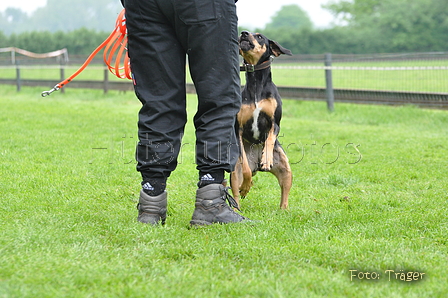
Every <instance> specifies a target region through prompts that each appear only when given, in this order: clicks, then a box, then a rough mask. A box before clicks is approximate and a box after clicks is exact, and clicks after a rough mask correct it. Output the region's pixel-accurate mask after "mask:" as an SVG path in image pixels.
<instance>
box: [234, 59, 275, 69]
mask: <svg viewBox="0 0 448 298" xmlns="http://www.w3.org/2000/svg"><path fill="white" fill-rule="evenodd" d="M272 60H274V58H272V56H271V57H270V58H269V60H268V61H265V62H263V63H261V64H258V65H253V64H246V63H243V65H241V66H240V71H245V72H254V71H257V70H262V69H266V68H268V67H269V66H271V63H272Z"/></svg>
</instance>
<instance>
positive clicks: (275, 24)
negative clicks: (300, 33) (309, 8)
mask: <svg viewBox="0 0 448 298" xmlns="http://www.w3.org/2000/svg"><path fill="white" fill-rule="evenodd" d="M311 27H313V23H312V22H311V20H310V17H309V16H308V14H307V13H306V12H305V11H304V10H303V9H302V8H300V7H299V6H298V5H296V4H291V5H285V6H282V8H281V9H280V10H279V11H278V12H277V13H276V14H275V15H274V16H273V17H272V19H271V21H270V22H269V23H268V24H267V25H266V28H265V29H266V30H277V29H283V30H285V29H286V30H294V29H302V28H311Z"/></svg>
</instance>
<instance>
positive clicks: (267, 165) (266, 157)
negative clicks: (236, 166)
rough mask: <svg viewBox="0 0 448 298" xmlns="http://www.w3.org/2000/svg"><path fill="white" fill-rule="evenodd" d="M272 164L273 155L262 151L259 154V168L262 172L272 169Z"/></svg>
mask: <svg viewBox="0 0 448 298" xmlns="http://www.w3.org/2000/svg"><path fill="white" fill-rule="evenodd" d="M273 166H274V156H273V155H272V154H266V153H264V152H263V153H262V155H261V161H260V165H259V167H260V169H259V170H260V171H263V172H269V171H271V170H272V167H273Z"/></svg>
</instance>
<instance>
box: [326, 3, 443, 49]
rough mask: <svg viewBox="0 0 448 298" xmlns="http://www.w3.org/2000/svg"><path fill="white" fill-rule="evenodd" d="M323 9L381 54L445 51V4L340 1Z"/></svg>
mask: <svg viewBox="0 0 448 298" xmlns="http://www.w3.org/2000/svg"><path fill="white" fill-rule="evenodd" d="M325 7H326V8H327V9H329V10H330V11H331V12H332V13H333V14H334V15H335V16H337V17H339V18H340V19H342V20H344V21H345V22H346V23H347V26H346V28H347V30H348V31H349V32H352V33H353V34H356V35H359V34H360V33H361V34H362V35H364V36H365V38H364V39H363V42H364V43H366V44H369V45H370V46H373V48H380V49H381V51H382V52H400V51H446V50H447V49H448V40H447V38H446V36H447V35H446V34H447V32H448V5H446V0H353V1H346V0H343V1H338V2H333V3H331V4H329V5H326V6H325ZM366 51H368V49H366Z"/></svg>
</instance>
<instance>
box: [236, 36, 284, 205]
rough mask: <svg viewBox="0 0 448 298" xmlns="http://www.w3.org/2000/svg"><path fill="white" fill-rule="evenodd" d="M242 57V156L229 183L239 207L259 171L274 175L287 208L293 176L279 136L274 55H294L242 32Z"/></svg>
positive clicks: (273, 42)
mask: <svg viewBox="0 0 448 298" xmlns="http://www.w3.org/2000/svg"><path fill="white" fill-rule="evenodd" d="M239 46H240V54H241V56H243V58H244V62H243V63H244V65H243V66H242V67H241V70H242V71H246V86H245V88H244V90H243V91H242V106H241V110H240V112H239V113H238V117H237V118H238V123H237V125H238V127H237V128H238V130H239V141H240V148H241V150H240V152H241V154H240V157H239V161H238V163H237V165H236V168H235V171H234V172H233V173H232V174H231V177H230V184H231V187H232V192H233V196H234V198H235V200H236V202H237V203H238V206H240V196H241V197H244V196H246V195H247V193H248V192H249V190H250V188H251V186H252V176H253V175H255V174H256V172H257V171H264V172H271V173H272V174H274V175H275V176H276V177H277V179H278V182H279V185H280V188H281V202H280V208H282V209H287V208H288V195H289V191H290V189H291V185H292V173H291V168H290V166H289V162H288V157H287V156H286V154H285V152H284V150H283V148H282V147H281V145H280V143H279V141H278V139H277V136H278V133H279V131H280V120H281V117H282V101H281V98H280V95H279V93H278V90H277V87H276V86H275V84H274V83H273V82H272V77H271V67H270V65H271V61H272V56H275V57H278V56H280V55H281V54H286V55H292V54H291V51H290V50H288V49H285V48H283V47H282V46H281V45H280V44H278V43H277V42H275V41H273V40H269V39H268V38H266V37H265V36H264V35H262V34H258V33H249V32H247V31H243V32H242V33H241V36H240V38H239Z"/></svg>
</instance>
